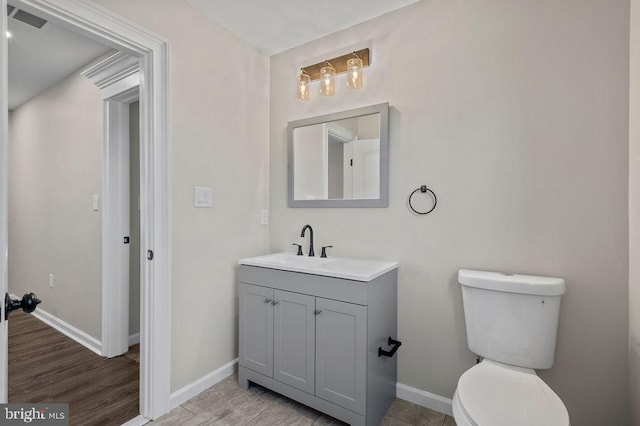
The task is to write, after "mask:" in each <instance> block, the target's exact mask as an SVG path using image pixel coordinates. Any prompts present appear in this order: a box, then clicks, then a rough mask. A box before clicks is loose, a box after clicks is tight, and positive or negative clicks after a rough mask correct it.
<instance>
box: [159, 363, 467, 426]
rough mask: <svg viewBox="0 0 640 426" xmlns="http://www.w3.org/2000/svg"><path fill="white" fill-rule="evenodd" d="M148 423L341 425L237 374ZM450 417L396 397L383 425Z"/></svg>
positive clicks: (417, 424)
mask: <svg viewBox="0 0 640 426" xmlns="http://www.w3.org/2000/svg"><path fill="white" fill-rule="evenodd" d="M149 424H150V425H171V426H173V425H247V426H258V425H260V426H272V425H283V426H284V425H292V426H294V425H295V426H304V425H344V424H345V423H343V422H341V421H339V420H336V419H334V418H331V417H328V416H326V415H324V414H322V413H320V412H318V411H315V410H313V409H311V408H309V407H306V406H304V405H301V404H298V403H297V402H295V401H292V400H290V399H288V398H285V397H284V396H281V395H278V394H277V393H274V392H271V391H270V390H268V389H265V388H263V387H261V386H257V385H253V384H252V385H251V387H250V388H249V390H245V389H242V388H240V387H238V384H237V377H236V375H235V374H234V375H233V376H231V377H229V378H227V379H225V380H223V381H222V382H220V383H218V384H217V385H215V386H213V387H211V388H210V389H207V390H206V391H204V392H203V393H201V394H200V395H198V396H196V397H194V398H192V399H190V400H189V401H187V402H185V403H184V404H182V405H181V406H179V407H178V408H176V409H174V410H173V411H171V412H170V413H168V414H166V415H164V416H163V417H161V418H159V419H158V420H156V421H155V422H151V423H149ZM455 424H456V423H455V421H454V420H453V418H451V417H450V416H446V415H444V414H442V413H438V412H436V411H433V410H429V409H428V408H424V407H420V406H418V405H415V404H412V403H410V402H407V401H403V400H401V399H396V400H395V402H394V403H393V405H392V406H391V408H389V411H387V415H386V416H385V418H384V419H383V421H382V425H385V426H390V425H394V426H407V425H411V426H436V425H437V426H455Z"/></svg>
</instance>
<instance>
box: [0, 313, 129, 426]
mask: <svg viewBox="0 0 640 426" xmlns="http://www.w3.org/2000/svg"><path fill="white" fill-rule="evenodd" d="M136 359H137V357H136V354H135V353H133V354H128V356H119V357H116V358H111V359H107V358H103V357H100V356H98V355H96V354H94V353H93V352H91V351H90V350H89V349H87V348H85V347H84V346H82V345H80V344H78V343H76V342H75V341H73V340H72V339H70V338H68V337H66V336H65V335H63V334H62V333H60V332H58V331H57V330H55V329H53V328H51V327H49V326H48V325H46V324H45V323H43V322H41V321H40V320H38V319H36V318H34V317H33V316H31V315H28V314H25V313H23V312H22V311H15V312H13V313H12V314H11V317H10V318H9V402H33V403H47V402H60V403H68V404H69V420H70V424H71V425H121V424H122V423H124V422H126V421H128V420H131V419H132V418H134V417H136V416H137V415H138V413H139V408H138V386H139V365H138V362H136Z"/></svg>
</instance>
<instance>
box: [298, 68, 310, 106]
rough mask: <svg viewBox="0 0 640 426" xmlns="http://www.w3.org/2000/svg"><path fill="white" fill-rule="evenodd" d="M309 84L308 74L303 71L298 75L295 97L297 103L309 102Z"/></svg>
mask: <svg viewBox="0 0 640 426" xmlns="http://www.w3.org/2000/svg"><path fill="white" fill-rule="evenodd" d="M309 82H310V77H309V74H306V73H305V72H304V71H303V72H301V73H300V75H298V88H297V93H296V96H297V98H298V100H299V101H308V100H309Z"/></svg>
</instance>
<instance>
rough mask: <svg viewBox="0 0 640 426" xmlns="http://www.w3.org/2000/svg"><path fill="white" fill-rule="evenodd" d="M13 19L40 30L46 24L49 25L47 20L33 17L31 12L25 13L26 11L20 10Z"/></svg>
mask: <svg viewBox="0 0 640 426" xmlns="http://www.w3.org/2000/svg"><path fill="white" fill-rule="evenodd" d="M13 19H17V20H18V21H21V22H24V23H25V24H29V25H31V26H32V27H36V28H38V29H40V28H42V27H43V26H44V24H46V23H47V21H46V20H45V19H42V18H40V17H38V16H36V15H32V14H30V13H29V12H25V11H24V10H18V11H17V12H16V14H15V15H13Z"/></svg>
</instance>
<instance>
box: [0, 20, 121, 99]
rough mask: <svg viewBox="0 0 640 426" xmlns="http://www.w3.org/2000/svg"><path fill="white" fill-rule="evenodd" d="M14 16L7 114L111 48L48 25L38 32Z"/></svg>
mask: <svg viewBox="0 0 640 426" xmlns="http://www.w3.org/2000/svg"><path fill="white" fill-rule="evenodd" d="M17 13H18V10H17V9H15V10H12V12H11V13H10V15H9V17H8V19H7V22H8V28H9V32H10V33H11V37H10V38H9V39H8V44H9V53H8V60H9V96H8V99H7V101H8V104H9V110H10V111H11V110H13V109H14V108H17V107H18V106H20V105H22V104H23V103H24V102H26V101H28V100H29V99H31V98H33V97H34V96H36V95H37V94H38V93H41V92H43V91H44V90H46V89H48V88H50V87H52V86H53V85H55V84H56V83H58V82H59V81H61V80H62V79H63V78H65V77H67V76H68V75H69V74H71V73H72V72H74V71H77V70H78V69H80V67H82V66H83V65H85V64H87V63H89V62H90V61H91V60H93V59H95V58H97V57H98V56H100V55H102V54H103V53H105V52H106V51H108V50H110V49H111V48H110V47H108V46H106V45H103V44H100V43H97V42H95V41H93V40H91V39H89V38H86V37H82V36H80V35H78V34H75V33H73V32H71V31H69V30H66V29H64V28H62V27H60V26H59V25H56V24H54V23H51V22H47V23H46V24H44V25H43V26H42V27H41V28H40V29H38V28H36V27H34V26H32V25H30V24H27V23H24V22H22V21H19V20H18V19H16V16H17V17H20V16H21V15H16V14H17ZM23 16H24V15H23ZM27 19H29V17H27ZM38 24H39V23H38Z"/></svg>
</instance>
